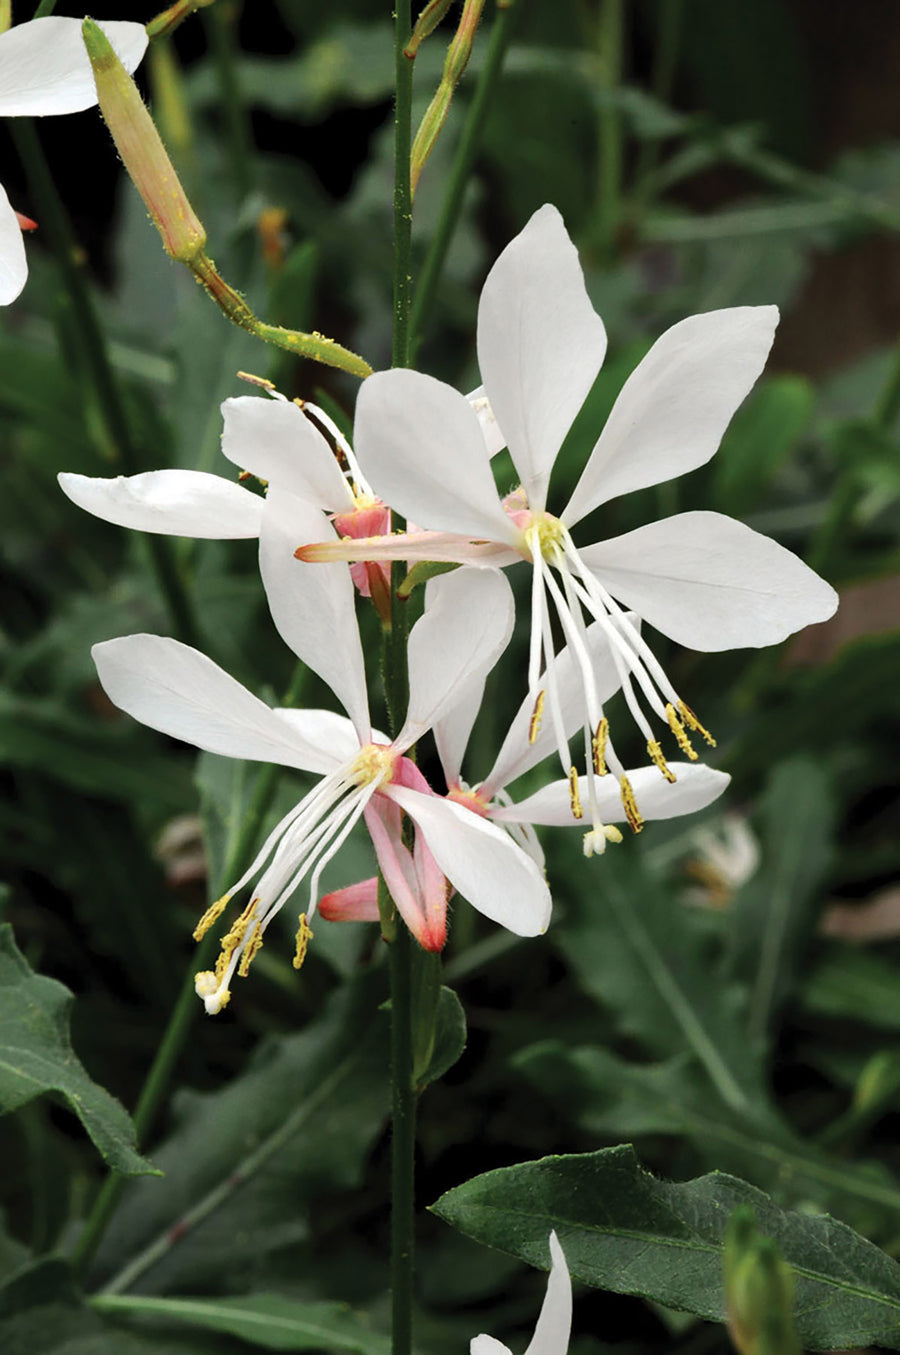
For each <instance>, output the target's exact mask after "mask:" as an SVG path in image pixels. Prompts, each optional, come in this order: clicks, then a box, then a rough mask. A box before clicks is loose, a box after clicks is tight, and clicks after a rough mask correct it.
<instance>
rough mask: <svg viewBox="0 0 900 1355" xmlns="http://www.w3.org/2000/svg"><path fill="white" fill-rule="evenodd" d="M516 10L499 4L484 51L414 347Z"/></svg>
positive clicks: (415, 322) (427, 269) (423, 281)
mask: <svg viewBox="0 0 900 1355" xmlns="http://www.w3.org/2000/svg"><path fill="white" fill-rule="evenodd" d="M514 13H515V10H514V8H513V0H508V3H506V4H498V7H497V17H496V18H495V20H494V23H493V26H492V28H491V36H490V38H489V39H488V45H487V51H486V52H485V54H484V65H483V66H482V68H481V73H480V75H479V77H478V81H477V83H476V85H475V91H474V93H473V95H472V101H471V103H470V105H469V111H468V114H467V116H466V120H465V124H464V126H463V130H462V135H461V136H460V139H459V145H458V146H457V148H456V155H455V156H454V159H453V165H452V167H451V170H450V174H449V176H448V179H447V186H446V188H445V189H444V201H443V203H442V204H441V214H440V217H439V218H438V224H437V230H436V231H435V233H434V235H433V236H432V238H431V244H430V245H429V247H428V253H427V254H426V256H425V262H424V264H423V265H422V272H421V275H420V277H419V280H418V283H417V285H416V293H415V297H414V299H413V304H412V315H411V318H410V329H411V333H412V344H413V348H415V346H416V344H417V343H418V342H419V340H420V339H421V337H422V327H423V325H424V322H425V317H426V316H427V314H428V311H429V310H430V309H431V303H432V301H433V300H434V293H435V289H436V287H437V284H438V279H439V278H440V276H441V270H442V269H443V267H444V260H445V259H446V257H447V250H448V249H449V248H450V241H451V240H452V238H453V232H454V230H455V229H456V223H457V221H458V220H459V214H460V211H461V210H462V204H463V196H464V194H465V190H466V184H467V183H468V181H469V175H470V173H471V171H472V164H473V162H474V160H475V153H476V151H477V150H478V142H479V139H480V137H481V131H482V128H483V127H484V122H485V117H486V115H487V109H488V103H489V101H490V98H491V96H492V94H493V93H494V90H495V88H496V86H497V77H498V76H499V74H500V67H501V66H502V64H503V58H504V56H505V55H506V49H507V47H508V46H509V39H510V34H511V32H512V25H513V15H514Z"/></svg>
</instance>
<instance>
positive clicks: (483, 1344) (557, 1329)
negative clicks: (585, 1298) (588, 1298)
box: [469, 1232, 572, 1355]
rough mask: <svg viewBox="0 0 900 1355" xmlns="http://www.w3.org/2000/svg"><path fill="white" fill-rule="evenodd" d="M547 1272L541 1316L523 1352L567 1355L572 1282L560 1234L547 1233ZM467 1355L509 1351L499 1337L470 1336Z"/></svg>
mask: <svg viewBox="0 0 900 1355" xmlns="http://www.w3.org/2000/svg"><path fill="white" fill-rule="evenodd" d="M550 1259H551V1262H552V1264H551V1267H550V1276H549V1278H548V1280H547V1293H546V1294H545V1295H544V1302H543V1304H542V1306H541V1312H540V1316H539V1317H538V1320H537V1325H536V1327H535V1329H534V1335H533V1336H532V1338H531V1341H530V1342H529V1345H528V1349H527V1350H526V1351H525V1355H566V1351H567V1350H568V1348H569V1335H570V1333H571V1330H572V1282H571V1280H570V1279H569V1268H568V1266H567V1265H566V1258H565V1254H564V1252H563V1249H562V1247H561V1246H560V1243H559V1238H558V1237H557V1236H556V1233H555V1232H553V1233H551V1234H550ZM469 1352H470V1355H512V1351H511V1350H510V1349H509V1347H508V1346H505V1345H504V1344H503V1342H502V1341H498V1340H496V1338H495V1337H493V1336H486V1335H485V1334H484V1333H482V1334H481V1335H480V1336H473V1338H472V1340H471V1341H470V1343H469Z"/></svg>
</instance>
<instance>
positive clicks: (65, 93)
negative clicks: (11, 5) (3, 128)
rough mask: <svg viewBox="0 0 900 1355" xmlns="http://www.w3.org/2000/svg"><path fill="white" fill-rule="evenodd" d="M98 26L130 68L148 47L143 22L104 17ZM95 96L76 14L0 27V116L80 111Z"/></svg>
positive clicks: (91, 105) (94, 98)
mask: <svg viewBox="0 0 900 1355" xmlns="http://www.w3.org/2000/svg"><path fill="white" fill-rule="evenodd" d="M100 27H101V28H102V29H103V32H104V33H105V34H106V36H107V37H108V38H109V41H110V42H111V44H112V46H113V48H114V49H115V51H116V54H117V56H118V57H119V60H120V61H121V62H122V65H123V66H124V67H125V69H126V70H127V71H128V72H129V74H130V73H131V72H133V71H134V70H135V69H136V68H137V66H138V65H139V63H140V60H141V57H142V56H143V55H144V52H145V51H146V50H147V34H146V32H145V30H144V27H143V25H142V24H136V23H124V22H121V21H118V20H104V21H103V22H102V23H101V24H100ZM96 102H97V87H96V85H95V84H94V75H93V71H92V70H91V63H90V61H89V59H88V54H87V51H86V49H85V46H84V41H83V39H82V36H81V20H80V19H65V18H60V17H59V16H57V15H49V16H47V17H46V18H42V19H32V20H30V21H29V22H27V23H23V24H17V25H16V26H15V27H13V28H10V29H8V30H7V31H6V32H5V33H0V117H4V118H9V117H38V118H40V117H45V116H46V115H48V114H59V113H80V112H81V111H82V110H83V109H85V108H93V106H94V104H95V103H96Z"/></svg>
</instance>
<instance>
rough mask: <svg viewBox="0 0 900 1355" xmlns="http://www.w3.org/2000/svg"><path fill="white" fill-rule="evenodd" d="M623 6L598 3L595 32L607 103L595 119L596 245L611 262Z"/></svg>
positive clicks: (609, 0)
mask: <svg viewBox="0 0 900 1355" xmlns="http://www.w3.org/2000/svg"><path fill="white" fill-rule="evenodd" d="M622 3H623V0H600V17H599V25H598V33H597V60H598V68H599V76H600V79H599V85H600V90H601V93H602V94H605V95H606V96H607V100H606V101H605V102H604V103H603V104H602V105H601V108H600V114H599V117H598V120H597V153H598V154H597V244H598V247H599V250H600V254H601V257H602V259H603V262H604V263H610V262H611V260H612V258H613V256H614V254H615V246H616V236H617V234H618V229H619V219H620V212H621V201H620V199H621V192H622V119H621V116H620V114H619V110H618V109H617V108H615V107H614V106H613V103H612V101H611V99H612V95H613V93H614V91H615V90H616V88H617V87H618V85H619V83H620V81H621V78H622V22H623V18H622Z"/></svg>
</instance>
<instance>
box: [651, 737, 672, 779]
mask: <svg viewBox="0 0 900 1355" xmlns="http://www.w3.org/2000/svg"><path fill="white" fill-rule="evenodd" d="M647 752H648V753H649V754H650V761H651V762H652V763H653V764H654V766H656V767H658V768H659V770H660V771H661V772H662V774H663V776H664V777H665V778H666V780H667V781H668V782H669V784H670V785H671V783H672V782H673V781H674V780H675V779H676V778H675V773H674V772H673V771H672V769H671V767H670V766H669V764H668V763H667V762H666V759H665V758H664V757H663V751H662V749H661V748H660V746H659V744H658V743H657V742H656V739H648V741H647Z"/></svg>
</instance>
